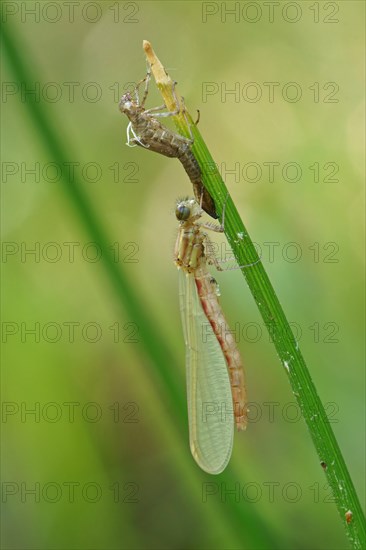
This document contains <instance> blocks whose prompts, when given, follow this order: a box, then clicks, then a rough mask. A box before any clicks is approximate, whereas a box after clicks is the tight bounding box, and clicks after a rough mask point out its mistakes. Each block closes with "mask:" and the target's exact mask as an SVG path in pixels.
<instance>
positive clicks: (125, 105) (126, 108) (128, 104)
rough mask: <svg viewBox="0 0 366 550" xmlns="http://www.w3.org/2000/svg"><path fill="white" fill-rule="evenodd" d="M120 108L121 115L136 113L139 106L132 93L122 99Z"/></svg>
mask: <svg viewBox="0 0 366 550" xmlns="http://www.w3.org/2000/svg"><path fill="white" fill-rule="evenodd" d="M118 106H119V110H120V111H121V113H125V114H128V113H130V112H131V111H134V110H135V109H136V106H137V105H136V103H135V102H134V100H133V99H132V96H131V94H130V92H127V93H126V94H124V95H123V96H122V97H121V99H120V101H119V104H118Z"/></svg>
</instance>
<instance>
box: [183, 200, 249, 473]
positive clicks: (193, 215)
mask: <svg viewBox="0 0 366 550" xmlns="http://www.w3.org/2000/svg"><path fill="white" fill-rule="evenodd" d="M175 214H176V217H177V219H178V220H179V221H180V226H179V233H178V237H177V242H176V246H175V263H176V265H177V267H178V268H179V298H180V307H181V314H182V323H183V330H184V337H185V344H186V376H187V396H188V420H189V439H190V448H191V452H192V455H193V457H194V459H195V460H196V462H197V464H198V465H199V466H200V467H201V468H202V469H203V470H205V471H206V472H208V473H210V474H219V473H220V472H222V471H223V470H224V468H225V467H226V465H227V464H228V462H229V460H230V456H231V451H232V447H233V436H234V423H235V424H236V427H237V429H238V430H244V429H245V428H246V424H247V412H248V411H247V407H246V390H245V381H244V371H243V366H242V361H241V358H240V354H239V351H238V349H237V346H236V343H235V340H234V337H233V334H232V332H230V329H229V327H228V325H227V322H226V319H225V317H224V314H223V312H222V309H221V307H220V304H219V301H218V287H217V283H216V281H215V279H214V278H213V277H212V275H211V274H210V272H209V270H208V268H207V264H208V263H216V262H217V260H216V259H215V258H214V257H213V256H211V257H210V255H209V249H210V246H209V244H210V240H209V238H208V235H207V233H205V232H204V231H202V228H206V229H210V230H213V231H222V230H223V229H222V227H221V226H214V225H213V224H204V223H199V222H198V220H199V218H200V217H201V216H202V214H203V211H202V209H201V208H200V206H199V205H198V204H197V202H196V201H195V200H194V199H187V200H183V201H180V202H178V203H177V206H176V210H175Z"/></svg>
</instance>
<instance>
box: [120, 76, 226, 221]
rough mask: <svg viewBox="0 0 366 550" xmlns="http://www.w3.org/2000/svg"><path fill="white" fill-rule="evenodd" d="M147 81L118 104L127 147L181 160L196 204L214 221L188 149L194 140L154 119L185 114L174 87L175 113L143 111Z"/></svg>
mask: <svg viewBox="0 0 366 550" xmlns="http://www.w3.org/2000/svg"><path fill="white" fill-rule="evenodd" d="M149 81H150V72H148V73H147V75H146V77H145V78H144V79H143V80H141V81H140V82H139V83H138V84H137V85H136V88H135V90H134V93H133V94H132V93H131V92H127V93H126V94H124V95H123V96H122V97H121V100H120V102H119V109H120V111H121V112H122V113H124V114H125V115H127V117H128V119H129V120H130V123H129V125H128V126H127V145H129V146H130V147H135V146H136V145H138V146H140V147H144V148H145V149H148V150H150V151H154V152H155V153H160V154H161V155H164V156H166V157H174V158H177V159H178V160H180V162H181V163H182V165H183V167H184V169H185V171H186V173H187V175H188V177H189V179H190V180H191V182H192V185H193V191H194V194H195V197H196V198H197V200H198V201H201V203H202V208H203V209H204V210H205V212H207V214H209V215H210V216H211V217H212V218H215V219H216V218H217V213H216V210H215V203H214V201H213V199H212V197H211V195H210V194H209V193H208V191H207V190H206V189H205V187H204V185H203V183H202V175H201V170H200V167H199V165H198V162H197V160H196V158H195V157H194V155H193V153H192V150H191V146H192V143H193V138H192V139H188V138H186V137H184V136H181V135H180V134H177V133H175V132H173V131H172V130H169V128H167V127H166V126H163V125H162V124H160V122H159V121H158V120H157V117H168V116H174V115H177V114H178V113H179V112H180V111H181V110H182V111H183V112H184V106H180V105H179V101H178V98H177V96H176V95H175V93H174V85H173V94H174V96H175V102H176V107H177V109H176V111H174V112H163V113H162V112H159V111H163V110H164V109H165V108H166V107H165V105H161V106H160V107H153V108H152V109H145V107H144V105H145V101H146V98H147V95H148V86H149ZM144 82H145V91H144V94H143V97H142V100H141V101H140V98H139V92H138V89H139V87H140V85H141V84H142V83H144ZM131 136H132V137H131Z"/></svg>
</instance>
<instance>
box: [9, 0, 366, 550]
mask: <svg viewBox="0 0 366 550" xmlns="http://www.w3.org/2000/svg"><path fill="white" fill-rule="evenodd" d="M66 4H67V3H64V2H49V3H48V2H44V3H36V2H25V3H14V2H4V3H3V5H2V10H3V21H4V22H5V24H6V31H7V34H8V35H9V36H10V37H11V39H12V41H13V43H14V44H15V46H16V49H17V50H18V51H19V53H20V55H21V58H22V62H23V63H24V64H25V65H26V67H27V70H28V72H29V74H30V77H31V81H30V82H29V83H28V86H29V88H32V89H35V90H36V95H35V96H33V97H35V98H36V101H37V106H38V108H39V109H40V113H41V115H42V116H43V117H45V118H46V119H47V120H48V121H49V123H50V124H51V125H52V126H53V128H54V131H55V132H56V133H57V136H58V139H59V140H60V141H61V143H62V146H63V148H64V159H66V162H67V163H71V164H67V165H65V164H63V165H61V166H60V165H59V164H58V165H56V166H55V165H54V164H53V165H52V164H49V163H54V162H56V163H57V162H59V161H60V158H58V159H55V158H53V157H52V154H51V153H50V151H49V149H47V147H46V146H45V140H46V142H47V143H50V137H49V136H46V137H45V134H44V128H42V124H41V120H40V119H38V122H37V121H36V120H35V118H34V117H32V116H31V114H30V113H31V109H30V103H31V98H30V96H29V95H26V94H24V92H25V89H24V86H23V85H22V84H21V83H20V82H18V81H17V77H16V74H15V73H14V70H13V66H12V65H13V64H14V56H12V55H8V54H7V51H8V50H5V49H3V58H2V75H3V90H2V91H3V93H2V102H3V103H2V135H3V138H6V139H5V140H4V141H3V144H2V161H3V164H2V168H3V173H2V176H3V178H2V179H3V183H2V205H3V209H2V216H3V217H2V220H3V241H4V243H3V256H2V269H3V325H2V327H3V359H4V362H3V363H4V369H3V417H2V443H3V444H2V451H3V453H2V454H3V460H2V474H3V475H2V477H3V511H4V513H3V526H2V546H3V548H9V549H25V548H27V549H28V548H34V549H42V550H43V549H70V550H71V549H76V548H78V549H85V550H86V549H91V548H93V549H132V548H136V549H147V550H150V549H163V548H174V549H180V548H207V549H234V548H235V549H237V548H244V549H254V548H281V549H286V548H287V549H290V548H291V549H293V548H296V549H308V548H317V549H343V548H347V547H348V543H347V540H346V538H345V536H344V533H343V528H342V525H341V523H340V521H339V518H338V513H337V510H336V507H335V505H334V503H332V499H331V492H330V488H329V487H328V486H327V485H326V480H325V476H324V473H323V471H322V469H321V467H320V465H319V461H318V457H317V456H316V454H315V451H314V448H313V445H312V443H311V440H310V437H309V436H308V433H307V429H306V426H305V424H304V422H303V421H302V420H301V419H299V417H298V413H297V410H296V408H295V406H293V403H294V396H293V395H292V393H291V390H290V386H289V384H288V381H287V378H286V376H285V373H284V372H283V370H282V368H281V367H280V363H279V361H278V360H277V357H276V354H275V351H274V347H273V345H272V344H271V343H270V341H269V336H268V334H267V333H266V330H265V328H264V326H263V323H262V321H261V318H260V317H259V314H258V312H257V310H256V308H255V305H254V301H253V299H252V297H251V295H250V293H249V292H248V290H247V288H246V286H245V285H244V284H243V282H244V281H243V278H242V275H241V274H240V272H229V273H223V274H218V275H217V279H218V281H219V283H220V287H221V292H222V298H221V301H222V304H223V307H224V309H225V312H226V315H227V318H228V320H229V323H230V325H231V326H232V327H233V328H236V329H237V330H238V331H239V332H240V339H239V340H240V341H239V347H240V350H241V353H242V356H243V358H244V361H245V365H246V376H247V384H248V394H249V398H250V400H251V401H253V405H252V407H251V409H252V414H253V417H252V421H251V422H250V424H249V427H248V429H247V431H246V433H244V434H239V435H237V436H236V437H235V445H234V452H233V457H232V461H231V463H230V465H229V467H228V469H227V470H226V471H225V472H224V473H223V474H221V475H219V476H214V477H212V476H209V475H206V474H205V473H204V472H202V471H200V470H199V468H198V467H197V466H196V464H195V462H194V460H193V459H192V457H191V455H190V451H189V447H188V433H187V418H186V408H185V378H184V376H185V375H184V356H185V351H184V343H183V335H182V330H181V325H180V315H179V306H178V282H177V273H176V268H175V266H174V264H173V246H174V239H175V235H176V229H177V222H176V220H175V216H174V201H175V200H176V198H177V197H179V196H184V195H191V194H192V190H191V187H190V182H189V180H188V178H187V176H186V174H185V172H184V170H183V168H182V167H181V165H180V164H179V162H178V161H177V160H170V159H166V158H164V157H160V156H158V155H153V154H151V153H149V152H147V151H144V150H143V149H142V148H134V149H130V148H128V147H126V145H125V141H126V137H125V136H126V127H127V122H128V121H127V119H126V118H124V117H122V115H121V114H120V113H119V111H118V99H119V97H120V95H121V94H122V93H123V91H124V90H126V89H128V87H129V86H130V83H131V82H136V81H138V80H139V79H140V78H142V77H143V76H144V74H145V70H146V66H145V60H144V55H143V51H142V40H143V39H147V40H150V41H151V43H152V45H153V47H154V49H155V50H156V52H157V54H158V55H159V57H160V58H161V60H162V62H163V63H164V64H165V67H166V68H167V70H168V71H169V73H170V74H171V76H172V78H174V79H175V80H177V81H178V82H179V91H180V93H181V94H182V95H184V97H185V101H186V104H187V106H188V107H189V109H190V110H191V112H192V113H194V111H195V109H200V111H201V121H200V131H201V133H202V135H203V137H204V138H205V139H206V142H207V144H208V146H209V148H210V150H211V152H212V154H213V157H214V158H215V159H216V162H217V163H218V165H219V166H220V168H221V169H222V168H224V169H226V170H227V171H228V170H232V169H233V168H234V167H235V166H236V170H239V172H237V173H236V175H233V174H231V175H230V174H227V175H226V177H225V180H226V183H227V185H228V187H229V189H230V192H231V194H232V196H233V198H234V200H235V201H236V203H237V207H238V209H239V212H240V213H241V215H242V217H243V220H244V223H245V224H246V226H247V228H248V230H249V232H250V234H251V237H252V239H253V240H254V241H255V242H256V243H258V244H259V245H260V246H261V247H262V251H263V257H262V258H263V262H264V264H265V267H266V269H267V271H268V273H269V276H270V278H271V280H272V283H273V285H274V287H275V289H276V291H277V293H278V296H279V298H280V300H281V302H282V305H283V307H284V309H285V312H286V313H287V315H288V318H289V320H291V321H292V322H293V323H294V324H295V325H294V326H295V329H296V331H297V335H298V339H299V342H300V346H301V349H302V351H303V354H304V356H305V359H306V360H307V362H308V366H309V369H310V372H311V374H312V377H313V379H314V382H315V384H316V386H317V388H318V391H319V393H320V396H321V398H322V400H323V403H325V404H328V405H327V411H328V412H329V418H330V421H331V422H332V423H333V424H332V426H333V428H334V431H335V433H336V436H337V438H338V441H339V444H340V447H341V449H342V452H343V453H344V456H345V459H346V462H347V464H348V467H349V469H350V473H351V476H352V478H353V481H354V483H355V486H356V489H357V491H358V494H359V496H360V498H361V499H362V501H363V502H364V496H365V495H364V493H365V483H364V462H363V457H364V437H363V436H364V432H365V426H364V420H363V419H364V379H363V376H364V373H363V368H362V366H363V362H364V357H363V345H362V342H363V338H364V330H365V327H364V324H363V323H364V317H363V250H364V241H363V231H362V228H363V223H362V222H363V205H364V199H363V197H364V191H363V186H362V181H363V178H364V173H363V170H364V168H363V166H364V137H363V127H364V124H363V120H364V91H363V82H364V54H363V41H364V5H363V3H361V2H348V3H347V7H346V2H315V3H314V2H297V3H288V2H281V3H280V5H279V6H277V5H276V6H275V7H274V8H273V10H274V11H273V12H272V9H270V7H269V4H268V3H258V4H257V5H254V2H250V3H248V2H243V3H233V2H230V3H226V4H225V3H223V4H222V3H216V2H209V3H203V4H201V3H200V2H155V1H151V2H108V1H106V2H81V3H79V2H77V3H74V8H71V7H70V6H67V5H66ZM37 6H38V7H37ZM235 6H236V8H235ZM233 8H235V9H236V10H237V11H236V12H235V14H231V15H230V14H229V13H227V12H225V9H227V10H230V9H233ZM32 10H35V11H34V12H33V14H32V13H31V12H32ZM72 10H73V13H72ZM4 53H5V56H4ZM270 82H272V83H275V84H273V90H274V95H273V97H270V95H269V90H270V85H269V84H268V83H270ZM289 82H292V83H295V84H294V85H290V86H286V85H287V84H288V83H289ZM208 83H209V84H208ZM248 83H254V84H251V85H248ZM266 83H267V84H266ZM207 86H209V89H210V90H211V91H212V93H211V94H210V95H207V94H206V93H205V91H206V92H207V89H208V88H207ZM234 89H236V90H237V92H239V96H235V95H233V94H226V93H225V91H229V90H234ZM295 92H296V94H299V96H298V97H296V96H295ZM300 92H301V97H300ZM255 94H259V95H258V97H257V98H256V99H258V100H257V101H253V99H254V98H255ZM294 99H296V101H294ZM160 104H161V98H159V94H158V93H157V91H156V89H155V86H154V84H153V83H152V85H151V92H150V95H149V99H148V106H149V107H152V106H156V105H160ZM268 163H276V164H275V165H273V166H274V170H275V171H274V178H273V181H270V179H271V178H270V177H269V165H268ZM288 163H296V164H292V165H288ZM70 166H73V167H74V169H75V178H74V181H73V182H71V183H70V184H69V187H68V186H67V185H66V184H65V183H64V180H63V179H62V177H60V173H61V172H62V171H63V172H64V173H65V172H67V170H69V169H70ZM299 167H300V171H299ZM31 170H33V171H34V172H31ZM296 171H297V172H296ZM297 176H299V177H297ZM293 180H298V181H293ZM75 189H76V191H78V190H80V191H81V192H82V194H83V196H85V197H86V198H87V200H88V203H90V205H91V209H92V214H91V216H90V217H89V218H88V220H89V225H88V224H86V211H85V209H84V210H83V208H82V207H81V203H80V202H79V203H78V202H77V201H76V198H75V197H76V195H75ZM78 196H79V195H78ZM99 226H101V227H102V228H103V231H104V232H105V234H106V240H107V245H108V246H109V247H110V250H112V251H113V254H114V259H115V263H114V266H115V267H116V268H117V269H118V270H120V271H121V272H123V277H124V278H123V279H122V282H123V284H122V285H120V286H118V284H116V283H115V279H113V273H114V272H113V270H111V268H110V267H109V268H108V266H107V269H106V262H105V257H106V254H105V251H104V252H103V253H102V254H101V255H99V256H98V255H97V256H96V252H98V248H96V246H95V245H94V244H93V242H94V241H95V239H96V235H95V233H94V234H93V233H91V232H90V228H91V227H94V228H95V227H99ZM265 243H267V244H265ZM268 243H272V245H271V246H272V247H274V248H273V250H274V256H273V257H271V256H270V254H269V249H270V245H269V244H268ZM289 243H296V250H297V254H299V257H298V261H291V259H293V258H294V257H295V248H294V246H292V245H291V244H289ZM30 250H34V251H35V252H34V253H33V254H32V253H29V251H30ZM27 251H28V253H27ZM300 256H301V257H300ZM215 277H216V275H215ZM130 289H132V291H133V292H134V293H135V294H136V296H137V299H138V301H139V304H140V309H138V308H137V305H136V303H135V302H132V301H131V299H130V302H128V303H127V302H126V298H124V296H126V295H127V296H131V294H130ZM131 311H135V312H136V316H134V315H131ZM141 319H142V320H141ZM149 327H150V328H151V327H152V329H153V330H154V331H155V332H154V334H152V336H151V330H149ZM32 329H34V331H35V332H34V333H32V332H31V330H32ZM32 410H33V411H34V412H33V413H32V412H31V411H32Z"/></svg>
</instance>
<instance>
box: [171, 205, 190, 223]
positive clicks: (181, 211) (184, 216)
mask: <svg viewBox="0 0 366 550" xmlns="http://www.w3.org/2000/svg"><path fill="white" fill-rule="evenodd" d="M175 215H176V217H177V220H179V221H186V220H188V218H189V217H190V215H191V209H190V208H189V207H188V206H187V205H186V204H182V203H180V204H177V206H176V208H175Z"/></svg>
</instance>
